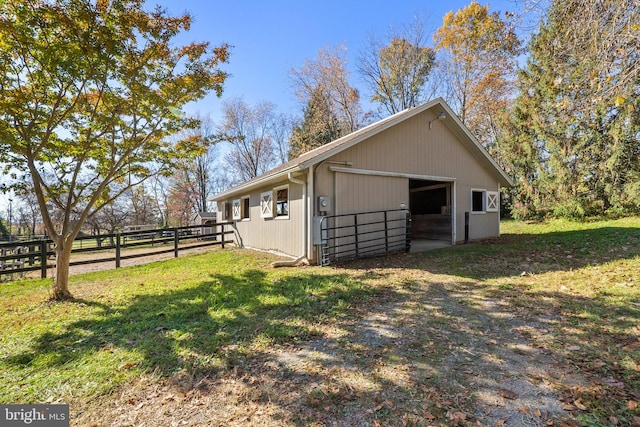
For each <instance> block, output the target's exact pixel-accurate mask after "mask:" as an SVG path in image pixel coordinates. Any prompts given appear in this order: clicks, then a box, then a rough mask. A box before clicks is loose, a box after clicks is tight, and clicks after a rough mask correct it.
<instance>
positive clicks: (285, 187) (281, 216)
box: [273, 185, 291, 219]
mask: <svg viewBox="0 0 640 427" xmlns="http://www.w3.org/2000/svg"><path fill="white" fill-rule="evenodd" d="M282 190H286V191H287V200H286V202H285V203H286V208H287V212H286V214H278V204H279V203H280V202H279V201H278V192H280V191H282ZM273 207H274V208H275V209H274V212H273V217H274V218H276V219H289V215H290V213H291V198H290V197H289V185H282V186H280V187H275V188H274V189H273Z"/></svg>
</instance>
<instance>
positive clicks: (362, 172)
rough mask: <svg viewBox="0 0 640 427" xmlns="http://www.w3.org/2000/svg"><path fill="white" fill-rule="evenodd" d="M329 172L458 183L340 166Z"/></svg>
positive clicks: (452, 179)
mask: <svg viewBox="0 0 640 427" xmlns="http://www.w3.org/2000/svg"><path fill="white" fill-rule="evenodd" d="M329 170H330V171H332V172H341V173H352V174H356V175H373V176H388V177H391V178H408V179H421V180H425V181H440V182H455V181H456V178H451V177H447V176H433V175H419V174H413V173H403V172H389V171H376V170H370V169H354V168H344V167H339V166H329Z"/></svg>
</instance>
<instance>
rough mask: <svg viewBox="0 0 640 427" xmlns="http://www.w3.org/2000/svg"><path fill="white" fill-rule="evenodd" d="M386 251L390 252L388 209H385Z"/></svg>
mask: <svg viewBox="0 0 640 427" xmlns="http://www.w3.org/2000/svg"><path fill="white" fill-rule="evenodd" d="M384 251H385V252H389V226H388V224H387V211H384Z"/></svg>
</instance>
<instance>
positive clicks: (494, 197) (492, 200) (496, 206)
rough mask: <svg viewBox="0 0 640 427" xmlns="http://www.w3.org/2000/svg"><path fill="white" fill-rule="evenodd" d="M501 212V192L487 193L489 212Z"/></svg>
mask: <svg viewBox="0 0 640 427" xmlns="http://www.w3.org/2000/svg"><path fill="white" fill-rule="evenodd" d="M499 210H500V192H499V191H487V212H498V211H499Z"/></svg>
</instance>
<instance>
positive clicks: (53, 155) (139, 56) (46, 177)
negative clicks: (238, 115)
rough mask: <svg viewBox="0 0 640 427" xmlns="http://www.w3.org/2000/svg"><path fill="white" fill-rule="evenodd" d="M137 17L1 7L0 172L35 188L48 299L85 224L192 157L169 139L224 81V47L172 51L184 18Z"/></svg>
mask: <svg viewBox="0 0 640 427" xmlns="http://www.w3.org/2000/svg"><path fill="white" fill-rule="evenodd" d="M144 6H145V4H144V1H143V0H99V1H97V2H96V1H92V0H58V1H56V2H48V1H36V0H30V1H22V2H16V1H11V0H1V1H0V39H1V40H2V42H1V43H0V161H2V162H4V163H6V164H9V165H11V167H12V168H15V169H17V170H19V171H20V172H22V173H23V178H24V179H28V180H31V181H32V182H33V188H34V191H35V194H36V196H37V199H38V205H39V206H40V210H41V212H42V219H43V221H44V224H45V226H46V228H47V231H48V233H49V236H50V237H51V238H52V239H53V241H54V243H55V246H56V249H55V250H56V274H55V281H54V285H53V290H52V295H51V296H52V298H53V299H64V298H71V297H72V295H71V293H70V292H69V288H68V276H69V260H70V254H71V249H72V245H73V240H74V239H75V237H76V236H77V235H78V233H79V231H80V229H81V227H82V226H83V224H84V223H85V221H86V220H87V219H88V218H89V217H91V216H92V215H94V214H95V213H96V212H97V211H99V210H100V209H101V208H102V207H103V206H105V205H106V204H108V203H110V202H111V201H112V200H113V199H114V198H116V197H117V196H118V195H119V194H121V193H122V192H123V191H125V189H127V188H130V187H131V186H134V185H136V184H137V183H139V182H141V181H143V180H145V179H146V178H147V177H148V176H149V173H150V170H149V168H147V167H146V164H147V163H148V162H150V161H154V162H156V163H158V164H163V165H168V164H170V163H171V161H172V160H174V159H176V158H179V157H182V156H185V155H188V154H189V153H191V152H192V151H194V149H196V148H197V149H198V150H199V149H200V147H195V144H190V143H184V144H182V143H180V144H171V143H169V142H167V141H168V140H167V138H166V136H167V135H169V134H172V133H175V132H176V131H178V130H179V129H182V128H184V127H190V126H196V125H197V123H195V122H194V121H191V120H188V119H186V118H185V117H184V115H183V114H182V112H181V107H182V106H183V105H185V104H186V103H188V102H191V101H194V100H197V99H200V98H202V97H204V96H205V95H206V94H207V93H208V92H210V91H212V90H213V91H215V92H216V93H217V94H218V95H220V94H221V91H222V85H223V83H224V81H225V79H226V74H225V73H224V72H222V71H221V70H220V69H219V66H220V63H221V62H223V61H226V60H227V57H228V48H227V46H226V45H222V46H219V47H215V48H213V49H212V48H211V47H210V46H209V44H208V43H193V44H188V45H185V46H177V45H176V44H175V41H174V39H175V36H177V35H178V34H179V33H180V32H182V31H184V30H187V29H188V28H189V25H190V22H191V17H190V16H189V15H188V14H185V15H182V16H176V17H173V16H169V15H168V14H167V13H166V11H164V10H162V9H160V8H156V9H154V10H153V11H146V10H145V9H144ZM116 183H117V184H124V185H118V186H115V185H114V184H116ZM48 203H51V204H52V205H53V206H54V207H55V208H56V209H58V210H59V211H61V212H62V213H63V216H62V218H61V220H60V222H59V223H56V222H54V218H53V217H52V213H51V211H50V208H49V204H48Z"/></svg>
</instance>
